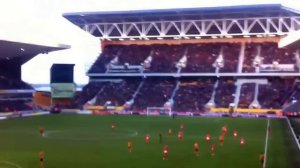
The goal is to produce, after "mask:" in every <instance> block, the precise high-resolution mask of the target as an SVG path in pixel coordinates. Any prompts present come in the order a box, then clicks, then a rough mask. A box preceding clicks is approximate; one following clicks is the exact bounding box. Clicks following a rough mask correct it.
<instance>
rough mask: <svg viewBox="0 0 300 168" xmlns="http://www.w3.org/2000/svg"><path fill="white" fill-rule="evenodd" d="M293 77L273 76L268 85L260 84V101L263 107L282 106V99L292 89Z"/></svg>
mask: <svg viewBox="0 0 300 168" xmlns="http://www.w3.org/2000/svg"><path fill="white" fill-rule="evenodd" d="M293 81H294V80H293V79H286V80H283V79H280V78H272V79H270V80H269V84H268V85H259V94H258V101H259V102H260V105H261V106H262V108H277V109H278V108H279V109H280V108H281V105H282V103H283V102H282V101H283V100H282V99H283V98H284V97H285V95H286V94H287V93H288V92H289V91H290V90H291V88H292V86H293Z"/></svg>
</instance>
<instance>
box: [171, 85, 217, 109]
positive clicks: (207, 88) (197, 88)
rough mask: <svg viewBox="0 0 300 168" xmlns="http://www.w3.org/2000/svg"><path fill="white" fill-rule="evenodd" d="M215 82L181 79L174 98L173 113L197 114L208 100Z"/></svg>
mask: <svg viewBox="0 0 300 168" xmlns="http://www.w3.org/2000/svg"><path fill="white" fill-rule="evenodd" d="M214 83H215V80H213V79H182V80H180V85H179V86H180V87H179V89H178V90H177V92H176V95H175V97H174V111H180V112H183V111H189V112H195V111H196V112H199V111H204V110H205V105H206V103H207V102H208V101H209V100H210V98H211V96H212V92H213V87H214Z"/></svg>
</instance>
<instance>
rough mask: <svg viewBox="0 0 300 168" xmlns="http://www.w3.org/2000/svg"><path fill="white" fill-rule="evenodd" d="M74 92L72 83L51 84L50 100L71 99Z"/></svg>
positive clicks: (74, 88) (74, 86)
mask: <svg viewBox="0 0 300 168" xmlns="http://www.w3.org/2000/svg"><path fill="white" fill-rule="evenodd" d="M75 92H76V84H74V83H51V97H52V98H72V97H73V96H74V94H75Z"/></svg>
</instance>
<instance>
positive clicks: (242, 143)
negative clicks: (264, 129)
mask: <svg viewBox="0 0 300 168" xmlns="http://www.w3.org/2000/svg"><path fill="white" fill-rule="evenodd" d="M240 144H241V145H242V146H243V145H245V138H243V137H242V138H241V140H240Z"/></svg>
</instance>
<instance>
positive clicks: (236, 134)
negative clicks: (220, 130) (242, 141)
mask: <svg viewBox="0 0 300 168" xmlns="http://www.w3.org/2000/svg"><path fill="white" fill-rule="evenodd" d="M233 136H234V139H236V138H237V136H238V132H237V130H234V131H233Z"/></svg>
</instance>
